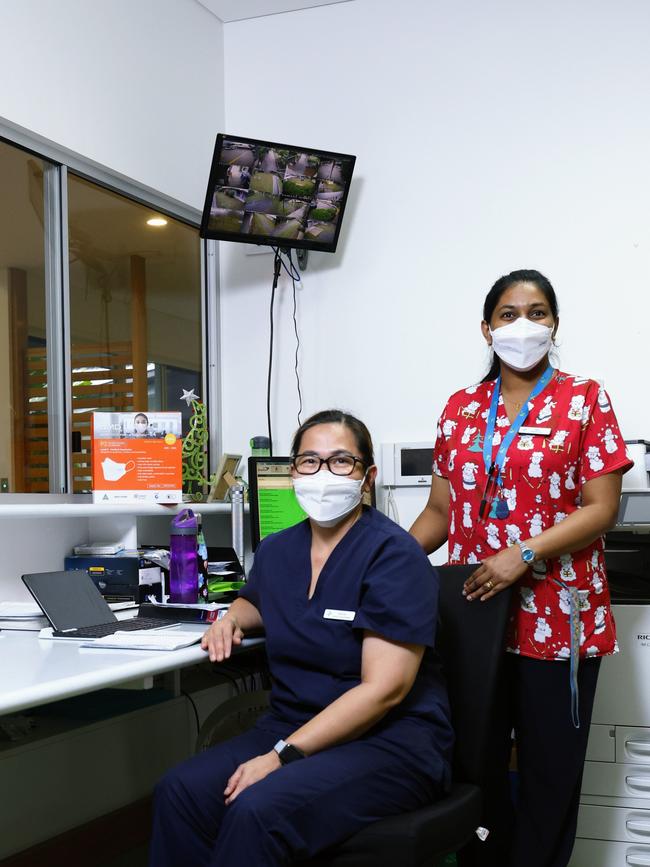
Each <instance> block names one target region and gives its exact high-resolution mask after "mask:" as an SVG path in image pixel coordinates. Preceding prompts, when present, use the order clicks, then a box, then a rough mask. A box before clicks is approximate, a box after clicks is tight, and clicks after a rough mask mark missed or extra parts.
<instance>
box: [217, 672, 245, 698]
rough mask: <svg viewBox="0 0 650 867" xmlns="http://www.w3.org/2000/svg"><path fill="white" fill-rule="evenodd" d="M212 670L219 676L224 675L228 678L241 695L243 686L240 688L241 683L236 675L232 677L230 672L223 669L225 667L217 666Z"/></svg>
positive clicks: (224, 677)
mask: <svg viewBox="0 0 650 867" xmlns="http://www.w3.org/2000/svg"><path fill="white" fill-rule="evenodd" d="M212 670H213V672H214V674H216V676H217V677H223V679H224V680H227V681H228V682H229V683H231V684H232V687H233V689H234V690H235V692H236V693H237V695H239V694H240V693H241V688H240V686H239V684H238V683H237V678H236V677H232V676H231V675H230V674H226V673H225V671H224V670H223V668H221V667H219V668H217V667H216V666H215V667H214V668H213V669H212Z"/></svg>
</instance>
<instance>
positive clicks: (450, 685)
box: [436, 565, 510, 785]
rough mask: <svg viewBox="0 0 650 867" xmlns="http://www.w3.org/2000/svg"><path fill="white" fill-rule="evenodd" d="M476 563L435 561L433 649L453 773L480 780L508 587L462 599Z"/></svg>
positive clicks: (458, 777) (496, 682)
mask: <svg viewBox="0 0 650 867" xmlns="http://www.w3.org/2000/svg"><path fill="white" fill-rule="evenodd" d="M477 568H478V567H477V566H476V565H474V566H439V567H437V569H438V573H439V575H440V623H439V633H438V639H437V641H436V650H437V651H438V653H439V655H440V657H441V660H442V664H443V668H444V671H445V677H446V680H447V691H448V693H449V703H450V705H451V717H452V724H453V727H454V732H455V734H456V746H455V750H454V762H453V764H454V779H456V780H458V781H462V782H471V783H476V784H477V785H481V784H482V783H483V782H484V769H485V767H486V758H487V755H488V751H489V750H490V733H491V731H492V725H493V719H494V713H495V708H496V702H497V701H499V696H498V687H499V680H500V677H499V676H500V672H501V666H502V663H503V659H504V635H505V629H506V624H507V622H508V613H509V608H510V590H506V591H502V592H501V593H497V595H496V596H494V597H493V598H492V599H489V600H488V601H487V602H479V601H478V600H474V601H472V602H468V601H467V599H466V598H465V597H464V596H463V595H462V592H461V591H462V589H463V584H464V582H465V581H466V580H467V578H468V577H469V576H470V575H471V574H472V572H475V571H476V569H477Z"/></svg>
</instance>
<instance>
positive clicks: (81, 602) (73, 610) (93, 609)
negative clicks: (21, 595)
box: [22, 571, 117, 631]
mask: <svg viewBox="0 0 650 867" xmlns="http://www.w3.org/2000/svg"><path fill="white" fill-rule="evenodd" d="M22 577H23V581H24V582H25V585H26V587H27V589H28V590H29V592H30V593H31V594H32V596H33V597H34V599H35V600H36V601H37V602H38V604H39V605H40V606H41V608H42V609H43V613H44V614H45V616H46V617H47V619H48V620H49V621H50V623H51V624H52V626H53V627H54V628H55V629H57V630H59V631H63V630H65V629H79V628H80V627H82V626H97V625H98V624H100V623H113V622H114V621H115V620H117V618H116V617H115V615H114V614H113V612H112V611H111V609H110V608H109V607H108V603H107V602H106V601H105V599H104V598H103V596H102V595H101V593H100V592H99V590H98V589H97V588H96V587H95V585H94V584H93V582H92V579H91V578H90V576H89V575H88V573H87V572H81V571H75V572H39V573H37V574H34V575H23V576H22Z"/></svg>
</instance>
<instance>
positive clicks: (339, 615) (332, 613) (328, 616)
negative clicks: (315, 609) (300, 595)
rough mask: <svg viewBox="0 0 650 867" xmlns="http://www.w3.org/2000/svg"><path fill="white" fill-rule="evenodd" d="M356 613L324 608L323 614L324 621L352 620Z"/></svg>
mask: <svg viewBox="0 0 650 867" xmlns="http://www.w3.org/2000/svg"><path fill="white" fill-rule="evenodd" d="M356 613H357V612H356V611H344V610H342V609H340V608H326V609H325V613H324V614H323V619H324V620H354V618H355V616H356Z"/></svg>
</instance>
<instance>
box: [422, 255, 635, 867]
mask: <svg viewBox="0 0 650 867" xmlns="http://www.w3.org/2000/svg"><path fill="white" fill-rule="evenodd" d="M558 324H559V318H558V303H557V298H556V295H555V292H554V290H553V287H552V286H551V284H550V282H549V281H548V280H547V279H546V277H544V276H543V275H542V274H540V273H539V272H538V271H529V270H525V271H513V272H512V273H511V274H508V275H506V276H504V277H501V278H500V279H499V280H497V282H496V283H495V284H494V286H493V287H492V289H491V290H490V292H489V293H488V295H487V297H486V299H485V304H484V307H483V322H482V323H481V329H482V332H483V337H484V338H485V340H486V342H487V343H488V345H489V346H490V347H491V349H492V350H493V354H494V358H493V362H492V366H491V368H490V371H489V373H488V374H487V376H486V377H485V379H484V380H483V381H482V382H481V383H479V384H478V385H473V386H470V387H469V388H466V389H464V390H462V391H459V392H457V393H456V394H454V395H452V396H451V397H450V398H449V400H448V402H447V405H446V406H445V408H444V411H443V413H442V416H441V418H440V421H439V425H438V432H437V440H436V445H435V449H434V461H433V476H432V479H433V480H432V485H431V493H430V496H429V500H428V502H427V505H426V507H425V509H424V510H423V512H422V513H421V515H420V516H419V517H418V519H417V520H416V522H415V523H414V525H413V527H412V528H411V533H412V534H413V535H414V536H415V537H416V539H418V541H419V542H420V544H421V545H422V547H423V548H424V549H425V551H426V552H427V553H431V552H432V551H435V550H436V549H437V548H439V547H440V546H441V545H442V544H443V543H444V542H445V541H447V542H448V546H449V563H451V564H453V563H464V564H467V563H469V564H471V563H475V564H476V571H475V572H474V573H473V574H472V576H471V577H470V579H469V580H468V581H467V583H466V585H465V590H464V593H465V595H466V598H467V604H468V605H472V604H473V605H479V604H483V603H487V604H489V600H490V599H491V598H492V597H493V596H495V595H496V594H497V593H500V592H501V591H502V590H505V589H506V588H507V587H510V586H513V585H514V586H513V596H512V611H511V618H510V623H509V627H508V633H507V638H506V647H505V650H506V651H507V653H506V662H505V666H504V668H505V675H504V693H503V695H504V698H503V700H502V702H501V705H500V711H501V713H500V724H499V736H498V738H497V739H496V742H495V743H494V751H493V755H494V757H495V758H494V761H495V767H494V772H493V774H492V775H491V781H492V782H491V789H490V790H488V791H487V792H486V798H485V801H486V815H485V817H484V824H485V825H486V827H487V828H488V829H489V830H490V832H491V833H490V836H489V837H488V840H487V841H486V843H484V844H478V845H477V846H476V852H475V853H474V856H473V857H474V858H475V859H476V860H475V862H473V863H480V864H482V865H486V867H487V865H489V867H566V865H567V864H568V862H569V858H570V856H571V850H572V848H573V842H574V838H575V831H576V822H577V813H578V803H579V796H580V786H581V780H582V769H583V765H584V759H585V752H586V748H587V738H588V735H589V724H590V720H591V712H592V707H593V700H594V694H595V691H596V682H597V678H598V670H599V666H600V659H601V657H602V656H606V655H608V654H611V653H615V652H616V651H617V646H616V632H615V626H614V620H613V618H612V613H611V608H610V599H609V591H608V587H607V577H606V574H605V561H604V553H603V549H604V544H603V534H604V533H605V531H606V530H607V529H608V528H610V527H611V526H612V525H613V524H614V523H615V521H616V516H617V512H618V505H619V499H620V492H621V476H622V475H623V473H624V472H626V471H627V470H628V469H629V468H630V466H631V462H630V461H629V460H628V458H627V455H626V453H625V445H624V441H623V437H622V435H621V432H620V430H619V427H618V423H617V421H616V418H615V416H614V412H613V410H612V406H611V403H610V400H609V397H608V395H607V393H606V392H605V391H604V389H603V388H602V387H600V386H599V384H598V383H597V382H595V381H594V380H592V379H587V378H585V377H578V376H574V375H571V374H567V373H563V372H561V371H560V370H557V369H555V368H554V367H553V366H552V365H551V364H550V362H549V351H550V349H551V347H552V343H553V341H554V338H555V334H556V332H557V329H558ZM513 729H514V731H515V738H516V743H517V760H518V768H519V787H518V794H517V798H516V804H515V805H514V807H513V805H512V803H511V799H510V790H509V784H508V764H509V756H510V749H511V741H510V737H511V732H512V730H513Z"/></svg>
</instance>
